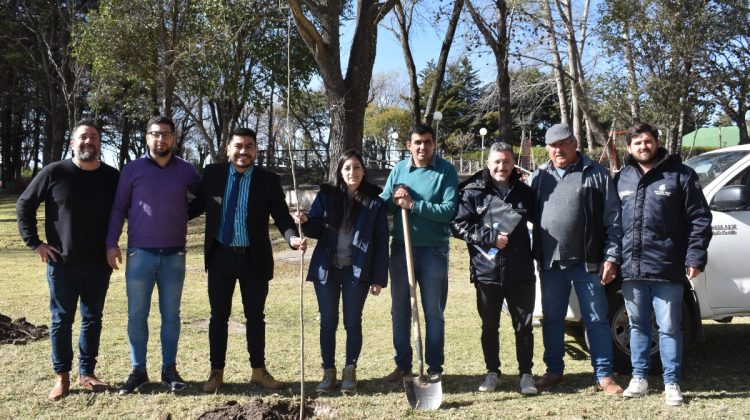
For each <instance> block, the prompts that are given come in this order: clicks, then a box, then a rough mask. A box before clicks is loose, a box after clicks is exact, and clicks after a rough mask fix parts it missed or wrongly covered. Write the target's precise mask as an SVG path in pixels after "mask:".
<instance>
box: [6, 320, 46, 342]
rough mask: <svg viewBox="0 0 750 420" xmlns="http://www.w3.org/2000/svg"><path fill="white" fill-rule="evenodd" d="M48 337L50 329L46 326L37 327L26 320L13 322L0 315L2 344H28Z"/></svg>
mask: <svg viewBox="0 0 750 420" xmlns="http://www.w3.org/2000/svg"><path fill="white" fill-rule="evenodd" d="M48 336H49V329H48V328H47V326H46V325H40V326H36V325H34V324H32V323H30V322H27V321H26V318H18V319H16V320H12V319H11V318H10V317H9V316H5V315H3V314H0V344H26V343H28V342H29V341H34V340H40V339H42V338H46V337H48Z"/></svg>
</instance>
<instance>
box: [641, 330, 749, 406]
mask: <svg viewBox="0 0 750 420" xmlns="http://www.w3.org/2000/svg"><path fill="white" fill-rule="evenodd" d="M703 331H704V333H705V336H706V341H705V342H703V343H700V344H697V345H694V346H691V347H689V348H687V349H685V352H684V356H683V368H682V380H681V381H680V384H681V386H682V388H683V391H684V390H688V391H701V392H707V393H709V394H708V395H701V398H711V399H726V398H747V397H748V396H750V392H748V387H747V384H748V382H750V353H748V349H749V348H750V346H749V345H750V324H749V323H747V322H746V321H743V323H736V324H719V323H716V322H713V321H704V323H703ZM653 379H654V380H659V383H661V381H660V379H661V378H660V377H658V376H657V377H654V378H653ZM714 393H715V394H714Z"/></svg>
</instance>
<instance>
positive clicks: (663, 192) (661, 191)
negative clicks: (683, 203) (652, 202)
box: [654, 184, 672, 197]
mask: <svg viewBox="0 0 750 420" xmlns="http://www.w3.org/2000/svg"><path fill="white" fill-rule="evenodd" d="M654 194H656V195H663V196H664V197H669V196H670V195H672V192H671V191H667V185H666V184H661V185H659V188H658V189H656V190H654Z"/></svg>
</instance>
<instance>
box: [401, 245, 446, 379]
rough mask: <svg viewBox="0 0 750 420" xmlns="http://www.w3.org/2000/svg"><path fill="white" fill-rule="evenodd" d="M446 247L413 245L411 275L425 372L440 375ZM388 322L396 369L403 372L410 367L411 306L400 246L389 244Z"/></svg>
mask: <svg viewBox="0 0 750 420" xmlns="http://www.w3.org/2000/svg"><path fill="white" fill-rule="evenodd" d="M448 249H449V248H448V245H440V246H414V247H412V255H413V257H414V274H415V276H416V280H417V284H418V285H419V297H420V300H421V301H422V315H423V316H424V320H425V330H426V331H425V355H424V359H425V362H426V363H427V366H428V369H427V371H428V372H430V373H442V372H443V363H444V362H445V353H444V346H445V317H444V316H443V312H444V311H445V304H446V302H447V301H448ZM389 271H390V274H391V322H392V327H393V347H394V348H395V349H396V356H395V357H394V360H395V361H396V366H398V367H399V368H400V369H401V370H403V371H405V372H410V371H411V367H412V358H413V355H412V348H411V303H410V295H409V277H408V273H407V270H406V253H405V252H404V243H403V242H401V241H397V240H394V241H392V242H391V260H390V266H389Z"/></svg>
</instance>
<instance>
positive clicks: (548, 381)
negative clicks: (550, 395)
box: [536, 372, 565, 390]
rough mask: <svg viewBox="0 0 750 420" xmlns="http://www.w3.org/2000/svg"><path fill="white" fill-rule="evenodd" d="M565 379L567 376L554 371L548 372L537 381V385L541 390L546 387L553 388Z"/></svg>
mask: <svg viewBox="0 0 750 420" xmlns="http://www.w3.org/2000/svg"><path fill="white" fill-rule="evenodd" d="M564 381H565V376H563V375H556V374H554V373H551V372H547V373H545V374H544V375H543V376H542V377H541V378H539V379H538V380H537V381H536V387H537V389H539V390H545V389H549V388H552V387H553V386H555V385H558V384H561V383H563V382H564Z"/></svg>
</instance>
